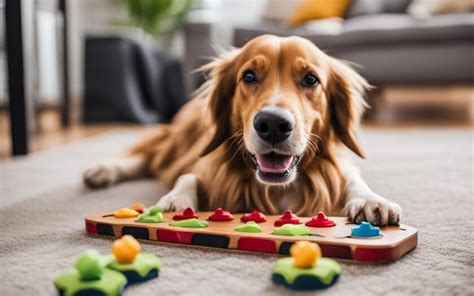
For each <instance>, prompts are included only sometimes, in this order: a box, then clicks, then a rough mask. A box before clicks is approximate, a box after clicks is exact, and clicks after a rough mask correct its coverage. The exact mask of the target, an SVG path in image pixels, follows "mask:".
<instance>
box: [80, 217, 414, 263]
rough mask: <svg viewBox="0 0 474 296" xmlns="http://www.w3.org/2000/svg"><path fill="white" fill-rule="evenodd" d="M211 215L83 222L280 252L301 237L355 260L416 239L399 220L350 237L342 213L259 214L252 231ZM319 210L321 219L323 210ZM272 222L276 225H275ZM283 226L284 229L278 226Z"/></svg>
mask: <svg viewBox="0 0 474 296" xmlns="http://www.w3.org/2000/svg"><path fill="white" fill-rule="evenodd" d="M287 212H289V211H287ZM226 213H228V212H226ZM290 213H291V212H290ZM215 214H216V212H214V213H213V212H199V213H195V215H198V219H190V220H182V221H188V222H193V223H192V224H193V225H201V224H202V226H200V227H202V228H188V227H181V226H173V224H175V225H176V224H178V225H181V224H179V223H176V222H182V221H175V220H173V218H175V219H176V217H178V216H179V215H180V214H179V213H171V212H169V213H162V214H161V213H160V215H162V216H161V219H162V221H161V222H160V223H144V222H139V221H138V217H137V216H135V217H123V218H116V217H115V216H114V213H99V214H93V215H89V216H87V217H86V218H85V222H86V231H87V232H88V233H95V234H101V235H107V236H113V237H121V236H123V235H126V234H129V235H133V236H134V237H135V238H137V239H143V240H150V241H157V242H167V243H178V244H186V245H195V246H205V247H214V248H223V249H234V250H242V251H251V252H258V253H277V254H281V255H288V254H289V249H290V247H291V245H292V244H293V243H295V242H297V241H303V240H306V241H312V242H316V243H317V244H319V246H320V247H321V250H322V253H323V256H324V257H332V258H343V259H353V260H357V261H395V260H398V259H399V258H401V257H402V256H403V255H404V254H406V253H408V252H409V251H411V250H412V249H414V248H415V247H416V245H417V241H418V238H417V232H418V231H417V230H416V229H415V228H413V227H411V226H408V225H403V224H401V225H400V226H386V227H381V228H380V229H379V232H377V235H376V236H375V237H370V238H366V237H355V236H354V234H355V233H356V232H355V230H354V229H356V228H360V227H361V226H362V225H361V226H358V225H356V224H353V223H350V222H348V221H347V218H345V217H327V220H326V221H330V222H331V223H332V224H331V225H330V226H328V225H323V227H310V226H304V225H305V224H309V225H311V223H310V222H309V221H311V220H312V219H313V220H314V219H315V218H314V217H313V218H303V217H296V216H295V215H294V214H292V213H291V215H293V217H294V218H295V219H296V218H297V219H299V220H298V221H297V222H298V223H299V224H298V225H296V224H292V225H291V226H286V224H284V225H283V226H281V225H278V221H280V220H281V219H282V217H283V216H278V215H276V216H264V217H265V222H262V221H259V222H260V223H258V224H257V223H255V222H247V223H248V224H252V223H253V225H249V228H251V229H254V226H255V225H258V228H259V229H260V230H259V231H261V232H256V233H252V232H240V231H236V229H239V227H242V226H245V223H244V222H242V221H241V218H242V215H243V214H232V215H230V214H229V215H230V216H231V217H232V220H230V221H209V217H210V216H211V215H215ZM286 214H288V213H285V215H286ZM248 215H250V214H246V217H247V216H248ZM288 215H290V214H288ZM319 215H322V216H323V218H324V219H326V217H325V216H324V214H318V216H319ZM262 216H263V215H262ZM315 217H316V216H315ZM318 219H319V217H318ZM188 222H185V223H188ZM275 222H276V223H277V225H278V226H281V227H276V226H275ZM294 223H296V222H294ZM204 224H205V226H204ZM363 224H364V223H363ZM365 224H368V223H365ZM182 225H185V224H182ZM369 225H370V224H369ZM293 226H295V227H293ZM364 226H366V225H364ZM368 227H372V226H368ZM283 228H285V229H286V230H285V231H281V230H282V229H283ZM375 228H377V227H374V229H375ZM276 229H279V230H276ZM377 229H378V228H377ZM287 230H288V231H287ZM293 230H294V231H293ZM301 230H304V231H303V232H304V233H302V232H300V231H301ZM308 230H309V231H308ZM272 232H274V233H272ZM275 232H277V233H284V234H285V235H281V234H275Z"/></svg>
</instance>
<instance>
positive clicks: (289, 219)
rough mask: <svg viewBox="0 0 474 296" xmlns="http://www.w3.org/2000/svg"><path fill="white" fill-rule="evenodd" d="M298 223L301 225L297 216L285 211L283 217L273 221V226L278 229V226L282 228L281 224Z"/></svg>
mask: <svg viewBox="0 0 474 296" xmlns="http://www.w3.org/2000/svg"><path fill="white" fill-rule="evenodd" d="M300 223H301V221H300V218H298V216H296V215H295V214H293V212H292V211H290V210H287V211H285V213H284V214H283V216H281V217H280V218H278V219H277V220H275V223H274V224H273V225H275V226H276V227H279V226H282V225H283V224H300Z"/></svg>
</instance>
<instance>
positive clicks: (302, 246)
mask: <svg viewBox="0 0 474 296" xmlns="http://www.w3.org/2000/svg"><path fill="white" fill-rule="evenodd" d="M290 254H291V257H293V262H294V265H295V266H296V267H298V268H310V267H313V266H314V265H315V264H316V262H317V260H318V259H319V258H320V257H321V248H319V246H318V245H317V244H316V243H311V242H309V241H299V242H296V243H294V244H293V245H292V246H291V248H290Z"/></svg>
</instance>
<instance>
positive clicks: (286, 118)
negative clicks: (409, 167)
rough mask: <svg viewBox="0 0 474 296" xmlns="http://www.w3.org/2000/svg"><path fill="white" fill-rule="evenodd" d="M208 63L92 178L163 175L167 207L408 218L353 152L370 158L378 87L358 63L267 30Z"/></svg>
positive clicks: (386, 220)
mask: <svg viewBox="0 0 474 296" xmlns="http://www.w3.org/2000/svg"><path fill="white" fill-rule="evenodd" d="M201 70H202V71H205V72H206V73H208V75H209V79H208V80H207V81H206V82H205V83H204V84H203V85H202V87H200V89H198V90H197V92H196V95H195V96H194V98H193V99H192V100H191V101H189V102H188V103H187V104H186V105H185V106H184V107H183V108H182V109H181V110H180V111H179V113H178V114H177V115H176V116H175V117H174V118H173V120H172V122H171V123H170V124H161V125H158V126H157V127H156V130H155V131H154V132H152V133H151V134H150V135H149V136H148V137H145V138H144V139H143V140H142V141H140V142H139V143H137V144H136V145H135V146H133V147H132V148H131V149H129V150H128V151H127V152H126V153H125V154H124V155H123V156H121V157H119V158H116V159H112V160H108V161H105V162H103V163H100V164H98V165H96V166H93V167H92V168H90V169H88V170H86V172H85V173H84V181H85V183H86V184H87V185H88V186H90V187H105V186H108V185H111V184H114V183H117V182H120V181H124V180H128V179H133V178H137V177H139V176H145V175H153V176H155V177H157V178H159V180H160V182H161V183H162V184H164V185H166V186H168V187H169V188H172V190H171V191H170V192H169V193H168V194H166V195H165V196H163V197H162V198H161V199H160V200H159V201H158V205H159V206H161V207H163V208H164V209H165V210H167V211H179V210H182V209H184V208H187V207H193V208H196V209H199V210H214V209H216V208H217V207H222V208H224V209H226V210H229V211H231V212H248V211H250V210H254V209H258V210H259V211H262V212H263V213H267V214H278V213H281V212H283V211H284V210H287V209H291V210H293V211H294V212H295V213H296V214H298V215H304V216H312V215H314V214H316V213H317V212H318V211H324V212H325V213H327V214H331V215H341V214H345V215H347V216H348V217H349V219H351V220H352V221H354V222H356V223H360V222H362V221H369V222H371V223H373V224H375V225H387V224H398V223H399V221H400V216H401V209H400V207H399V206H398V205H397V204H395V203H393V202H390V201H388V200H387V199H385V198H383V197H381V196H379V195H377V194H376V193H374V192H373V191H372V190H371V189H370V188H369V187H368V186H367V184H366V183H365V182H364V180H363V179H362V178H361V176H360V173H359V170H358V169H357V168H356V167H355V166H354V165H352V164H351V163H350V162H349V161H348V159H347V157H345V156H344V153H343V152H344V151H343V150H344V149H345V148H348V149H350V150H352V152H354V153H355V154H357V155H358V156H360V157H364V152H363V151H362V148H361V147H360V146H359V144H358V142H357V139H356V131H357V129H358V125H359V122H360V120H361V116H362V113H363V111H364V108H365V102H364V91H365V89H367V88H368V87H369V84H368V83H367V82H366V81H365V80H364V79H363V78H362V77H361V76H360V75H359V74H357V73H356V72H355V71H354V70H352V69H351V68H350V67H349V66H348V65H346V64H344V63H343V62H341V61H338V60H336V59H334V58H332V57H330V56H328V55H326V54H325V53H323V52H322V51H321V50H319V49H318V48H317V47H316V46H315V45H314V44H313V43H311V42H310V41H308V40H306V39H303V38H299V37H286V38H282V37H276V36H271V35H265V36H260V37H257V38H255V39H253V40H251V41H249V42H248V43H247V44H246V45H245V46H244V47H243V48H241V49H235V50H233V51H230V52H228V53H226V54H224V55H222V56H220V57H219V58H217V59H215V60H214V61H212V62H211V63H209V64H207V65H206V66H204V67H203V68H202V69H201ZM346 150H347V149H346Z"/></svg>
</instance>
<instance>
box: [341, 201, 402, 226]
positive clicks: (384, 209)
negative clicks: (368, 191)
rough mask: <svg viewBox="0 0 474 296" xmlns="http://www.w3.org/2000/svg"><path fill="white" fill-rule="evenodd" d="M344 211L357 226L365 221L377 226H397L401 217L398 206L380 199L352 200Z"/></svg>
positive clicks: (400, 210)
mask: <svg viewBox="0 0 474 296" xmlns="http://www.w3.org/2000/svg"><path fill="white" fill-rule="evenodd" d="M345 209H346V213H347V216H348V217H349V219H351V220H352V221H353V222H355V223H357V224H359V223H361V222H363V221H367V222H370V223H371V224H372V225H377V226H385V225H389V224H390V225H398V224H399V223H400V218H401V216H402V209H401V208H400V206H399V205H397V204H396V203H393V202H390V201H388V200H386V199H384V198H382V197H361V198H353V199H351V200H350V201H349V202H348V203H347V205H346V207H345Z"/></svg>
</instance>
